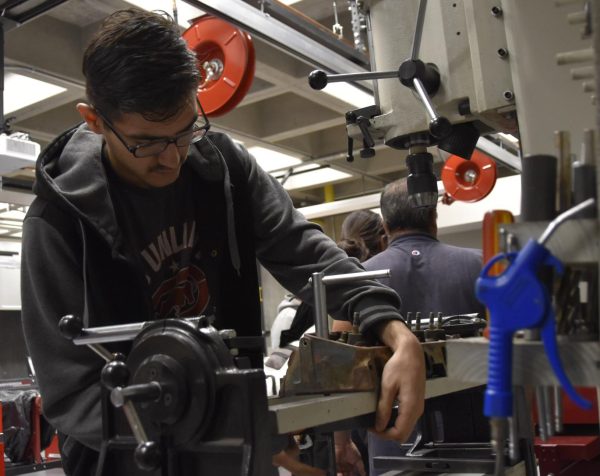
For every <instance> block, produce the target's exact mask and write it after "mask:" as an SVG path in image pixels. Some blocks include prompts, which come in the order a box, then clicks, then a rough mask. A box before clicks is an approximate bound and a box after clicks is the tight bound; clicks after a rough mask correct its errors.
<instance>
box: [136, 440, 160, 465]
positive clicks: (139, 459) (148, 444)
mask: <svg viewBox="0 0 600 476" xmlns="http://www.w3.org/2000/svg"><path fill="white" fill-rule="evenodd" d="M133 457H134V459H135V464H137V467H138V468H140V469H142V470H144V471H153V470H155V469H158V468H160V449H159V448H158V445H157V444H156V443H155V442H154V441H144V442H143V443H140V444H139V445H137V447H136V449H135V453H134V456H133Z"/></svg>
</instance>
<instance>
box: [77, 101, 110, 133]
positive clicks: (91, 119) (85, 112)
mask: <svg viewBox="0 0 600 476" xmlns="http://www.w3.org/2000/svg"><path fill="white" fill-rule="evenodd" d="M76 108H77V112H79V115H80V116H81V118H82V119H83V120H84V121H85V123H86V124H87V126H88V127H89V128H90V130H91V131H92V132H95V133H96V134H104V124H102V120H101V119H100V116H98V113H97V112H96V111H95V110H94V108H93V107H92V106H90V105H89V104H86V103H84V102H80V103H78V104H77V106H76Z"/></svg>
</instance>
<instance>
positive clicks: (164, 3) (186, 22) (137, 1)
mask: <svg viewBox="0 0 600 476" xmlns="http://www.w3.org/2000/svg"><path fill="white" fill-rule="evenodd" d="M125 1H126V2H127V3H131V4H132V5H135V6H136V7H138V8H141V9H143V10H148V11H154V10H162V11H164V12H167V13H168V14H169V15H171V16H173V0H125ZM205 13H206V12H204V11H203V10H200V9H199V8H196V7H193V6H192V5H190V4H189V3H186V2H182V1H181V0H180V1H178V2H177V23H179V25H181V26H182V27H183V28H188V27H189V26H190V22H191V21H192V20H193V19H194V18H197V17H199V16H200V15H204V14H205Z"/></svg>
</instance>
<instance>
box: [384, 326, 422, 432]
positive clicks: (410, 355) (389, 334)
mask: <svg viewBox="0 0 600 476" xmlns="http://www.w3.org/2000/svg"><path fill="white" fill-rule="evenodd" d="M377 331H378V335H379V338H380V340H381V341H382V342H383V343H384V344H386V345H387V346H388V347H390V348H391V349H392V350H393V351H394V354H393V355H392V357H391V358H390V360H388V362H387V363H386V364H385V367H384V368H383V374H382V376H381V395H380V396H379V403H378V404H377V415H376V418H375V433H376V434H378V435H379V436H381V437H382V438H386V439H391V440H398V441H400V442H404V441H406V440H407V439H408V437H409V436H410V434H411V432H412V429H413V427H414V426H415V424H416V422H417V420H418V419H419V417H420V416H421V414H422V413H423V409H424V406H425V357H424V355H423V349H422V348H421V344H420V343H419V341H418V339H417V338H416V337H415V336H414V334H413V333H412V332H411V331H410V330H409V329H408V328H407V327H406V326H405V325H404V324H403V323H402V322H400V321H390V322H387V323H385V324H381V325H380V327H379V328H378V329H377ZM395 399H398V402H399V404H398V417H397V418H396V421H395V423H394V426H393V427H391V428H388V429H386V426H387V423H388V421H389V420H390V416H391V414H392V406H393V404H394V400H395Z"/></svg>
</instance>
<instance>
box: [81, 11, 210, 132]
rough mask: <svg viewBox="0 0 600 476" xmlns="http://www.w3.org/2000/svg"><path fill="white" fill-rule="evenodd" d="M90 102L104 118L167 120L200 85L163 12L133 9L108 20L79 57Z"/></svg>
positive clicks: (175, 29) (189, 56) (176, 30)
mask: <svg viewBox="0 0 600 476" xmlns="http://www.w3.org/2000/svg"><path fill="white" fill-rule="evenodd" d="M83 75H84V76H85V78H86V93H87V97H88V100H89V102H90V103H91V104H92V105H93V106H94V107H96V108H98V110H100V112H102V113H103V114H104V115H105V116H106V117H107V118H108V119H117V118H118V117H119V116H120V114H122V113H133V112H135V113H139V114H141V115H142V116H144V118H145V119H147V120H152V121H162V120H165V119H169V118H171V117H173V116H175V114H176V113H177V112H178V111H179V110H180V109H181V107H182V106H183V105H184V104H185V102H186V101H189V99H190V97H191V96H192V94H194V93H195V91H196V89H197V87H198V83H199V81H200V73H199V71H198V62H197V60H196V56H195V55H194V53H193V52H192V51H191V50H189V49H188V47H187V44H186V42H185V40H184V39H183V38H182V36H181V33H180V31H179V27H178V26H177V24H176V23H175V22H174V21H173V20H172V19H171V17H169V16H168V15H167V14H166V13H164V12H160V13H156V12H147V11H144V10H140V9H137V8H131V9H127V10H119V11H117V12H115V13H113V14H111V15H109V16H108V17H107V18H106V19H105V20H104V21H103V22H102V25H101V26H100V29H99V30H98V32H96V34H95V35H94V37H93V38H92V40H91V41H90V43H89V45H88V47H87V49H86V50H85V53H84V56H83Z"/></svg>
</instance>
